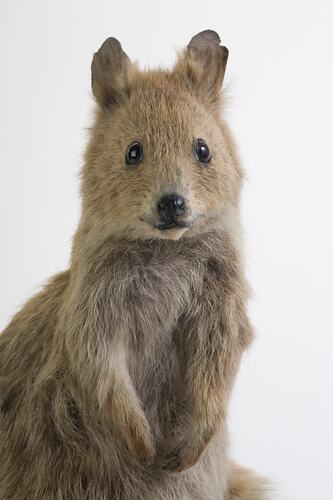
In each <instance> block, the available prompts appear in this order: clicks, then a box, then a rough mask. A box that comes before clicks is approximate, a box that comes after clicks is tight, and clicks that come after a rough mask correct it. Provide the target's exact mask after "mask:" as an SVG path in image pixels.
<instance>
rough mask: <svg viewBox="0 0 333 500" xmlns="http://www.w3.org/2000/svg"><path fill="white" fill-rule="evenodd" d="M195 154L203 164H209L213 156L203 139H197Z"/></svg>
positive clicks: (194, 147) (194, 146)
mask: <svg viewBox="0 0 333 500" xmlns="http://www.w3.org/2000/svg"><path fill="white" fill-rule="evenodd" d="M193 152H194V156H195V159H196V160H199V161H200V162H201V163H205V164H207V163H209V162H210V160H211V157H212V155H211V152H210V149H209V147H208V144H207V142H206V141H204V140H203V139H196V140H195V141H194V145H193Z"/></svg>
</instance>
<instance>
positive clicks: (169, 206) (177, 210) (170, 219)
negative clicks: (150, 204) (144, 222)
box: [157, 193, 188, 231]
mask: <svg viewBox="0 0 333 500" xmlns="http://www.w3.org/2000/svg"><path fill="white" fill-rule="evenodd" d="M157 212H158V216H159V220H160V223H159V226H158V227H159V229H160V230H161V231H163V230H164V229H172V228H174V227H177V226H178V227H187V226H188V223H186V222H185V221H182V220H181V219H180V217H181V216H183V215H185V214H186V203H185V199H184V198H183V196H181V195H179V194H178V193H171V194H165V195H163V196H162V197H161V198H160V199H159V200H158V202H157Z"/></svg>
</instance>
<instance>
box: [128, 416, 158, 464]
mask: <svg viewBox="0 0 333 500" xmlns="http://www.w3.org/2000/svg"><path fill="white" fill-rule="evenodd" d="M123 435H124V437H125V440H126V443H127V446H128V448H129V449H130V450H131V452H132V453H133V454H134V456H135V457H136V458H137V459H138V460H139V461H140V462H142V463H144V464H145V465H151V464H152V463H153V462H154V457H155V443H154V440H153V437H152V434H151V430H150V427H149V424H148V422H147V420H146V419H145V418H142V419H140V418H139V419H135V420H132V421H130V422H128V425H127V426H126V428H123Z"/></svg>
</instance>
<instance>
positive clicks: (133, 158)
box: [125, 142, 143, 166]
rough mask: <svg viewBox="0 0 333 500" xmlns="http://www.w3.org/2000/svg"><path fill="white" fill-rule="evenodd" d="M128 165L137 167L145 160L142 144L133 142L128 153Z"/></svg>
mask: <svg viewBox="0 0 333 500" xmlns="http://www.w3.org/2000/svg"><path fill="white" fill-rule="evenodd" d="M125 159H126V165H131V166H135V165H138V164H139V163H141V162H142V160H143V147H142V144H141V143H140V142H132V144H130V145H129V146H128V148H127V151H126V157H125Z"/></svg>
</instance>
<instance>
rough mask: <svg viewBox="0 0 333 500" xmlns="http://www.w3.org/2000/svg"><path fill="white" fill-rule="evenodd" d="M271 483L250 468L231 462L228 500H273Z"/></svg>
mask: <svg viewBox="0 0 333 500" xmlns="http://www.w3.org/2000/svg"><path fill="white" fill-rule="evenodd" d="M271 499H272V492H271V490H270V487H269V484H268V482H267V481H266V480H264V479H263V478H261V477H259V476H257V475H256V474H255V473H254V472H252V471H251V470H250V469H246V468H245V467H241V466H240V465H237V464H235V463H234V462H230V464H229V478H228V489H227V494H226V500H271Z"/></svg>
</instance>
